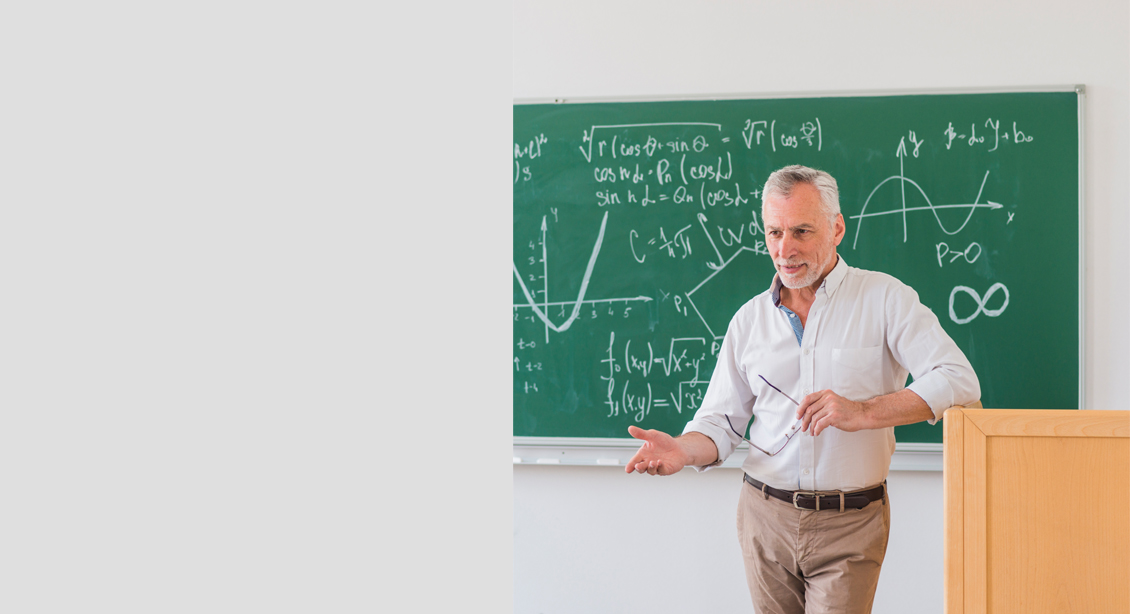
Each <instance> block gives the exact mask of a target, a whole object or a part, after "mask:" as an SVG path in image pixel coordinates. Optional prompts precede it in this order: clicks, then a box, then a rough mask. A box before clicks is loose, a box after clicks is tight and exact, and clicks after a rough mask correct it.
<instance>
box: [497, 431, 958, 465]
mask: <svg viewBox="0 0 1130 614" xmlns="http://www.w3.org/2000/svg"><path fill="white" fill-rule="evenodd" d="M639 447H640V443H639V440H637V439H632V438H630V437H629V438H624V439H600V438H589V437H515V438H514V464H515V465H588V466H594V467H599V466H608V467H620V468H623V467H624V465H625V464H627V462H628V461H629V460H631V458H632V455H634V454H635V453H636V450H638V449H639ZM748 450H749V445H747V444H744V443H743V444H742V445H740V446H738V449H737V450H736V451H735V452H734V453H733V454H731V455H730V458H728V459H726V462H724V463H722V467H724V468H730V469H740V468H741V466H742V462H743V461H744V460H745V457H746V453H747V451H748ZM891 470H892V471H941V470H942V444H940V443H914V442H907V443H903V442H898V443H896V444H895V454H894V456H893V457H892V458H891Z"/></svg>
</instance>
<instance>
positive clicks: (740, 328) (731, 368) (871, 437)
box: [683, 257, 981, 491]
mask: <svg viewBox="0 0 1130 614" xmlns="http://www.w3.org/2000/svg"><path fill="white" fill-rule="evenodd" d="M780 289H781V282H780V279H779V277H777V276H774V278H773V283H772V285H771V286H770V288H769V289H768V290H766V291H765V292H762V293H761V294H759V295H757V296H756V297H754V298H753V299H751V300H750V301H749V302H747V303H746V304H745V305H743V306H742V308H741V309H739V310H738V312H737V314H735V315H734V317H733V319H732V320H731V321H730V325H729V328H728V329H727V331H726V337H725V339H724V340H723V342H722V347H721V349H720V350H719V352H718V363H717V365H716V366H715V367H714V374H713V375H712V376H711V378H710V385H709V387H708V388H707V390H706V394H705V396H704V397H703V401H702V406H701V407H700V408H699V409H698V411H697V412H696V413H695V416H694V418H693V419H692V420H691V421H690V422H688V423H687V425H686V428H684V429H683V432H684V433H687V432H690V431H697V432H700V433H703V434H704V435H706V436H707V437H710V438H711V439H712V440H713V441H714V444H715V445H716V446H718V461H717V462H715V463H713V464H711V465H707V466H705V467H696V469H698V470H700V471H704V470H707V469H710V468H712V467H715V466H717V465H719V464H721V462H722V461H724V460H725V459H726V458H727V457H729V456H730V454H731V453H733V451H734V448H736V447H737V445H738V444H739V443H741V439H740V438H739V437H738V435H736V434H735V433H734V432H733V430H731V429H730V427H729V426H728V425H727V424H726V418H725V417H726V416H729V417H730V421H731V422H733V425H734V428H736V429H738V430H739V431H742V432H743V433H744V432H745V429H746V427H747V426H749V425H750V417H751V415H754V416H756V420H754V422H753V425H752V427H751V428H750V429H749V434H748V437H749V439H750V440H751V441H753V442H754V443H755V444H757V445H758V446H760V447H762V448H765V449H766V450H768V451H770V452H773V451H775V450H776V449H777V448H779V447H780V445H781V443H783V442H784V441H785V440H784V436H785V433H786V432H787V431H788V430H789V428H790V427H792V426H793V425H794V424H795V423H796V410H797V406H796V405H794V404H793V403H792V401H790V400H789V399H787V398H785V396H784V395H782V394H780V393H778V392H777V391H775V390H773V389H772V388H770V387H769V386H767V385H766V384H765V382H763V381H762V380H761V379H760V378H759V377H758V375H762V376H764V377H765V379H767V380H769V382H771V383H772V384H773V385H774V386H777V387H778V388H780V389H781V390H782V391H784V392H785V393H786V394H788V395H789V396H791V397H792V398H794V399H796V400H797V401H801V400H802V399H803V397H804V396H805V395H807V394H809V393H811V392H814V391H819V390H824V389H829V390H832V391H833V392H835V393H836V394H839V395H841V396H843V397H846V398H848V399H851V400H853V401H863V400H866V399H870V398H872V397H875V396H879V395H884V394H889V393H892V392H897V391H899V390H902V389H903V388H908V387H909V388H910V389H911V390H912V391H914V392H915V393H916V394H917V395H918V396H920V397H922V399H923V400H924V401H926V403H927V404H928V405H929V406H930V409H931V410H933V412H934V419H933V420H930V421H929V422H930V424H934V423H935V422H936V421H937V420H938V418H941V412H942V411H944V410H945V409H946V408H948V407H951V406H953V405H958V404H966V403H972V402H973V401H977V400H979V399H980V397H981V387H980V384H979V383H978V382H977V376H976V374H974V373H973V367H972V366H971V365H970V364H969V360H967V359H966V357H965V354H963V353H962V352H961V350H960V349H959V348H958V347H957V344H955V343H954V342H953V340H952V339H950V337H949V335H947V334H946V332H945V331H944V330H942V327H941V325H940V324H939V322H938V318H937V316H935V315H934V313H933V312H932V311H930V310H929V309H928V308H927V307H926V306H925V305H923V304H922V303H920V302H919V300H918V293H917V292H915V291H914V290H913V289H911V288H910V287H909V286H907V285H906V284H903V283H902V282H900V281H899V280H897V279H895V278H894V277H891V276H890V275H887V274H885V273H878V272H874V271H865V270H862V269H857V268H853V267H850V266H848V265H847V263H846V262H844V259H843V258H842V257H840V258H839V262H837V263H836V266H835V267H834V268H833V269H832V271H831V272H830V273H829V274H828V276H827V277H826V278H825V279H824V282H823V283H822V284H821V285H820V287H819V289H817V291H816V299H815V301H814V302H813V303H812V307H811V309H810V310H809V312H808V320H807V322H806V324H805V326H804V334H803V343H802V344H798V343H797V338H796V334H795V332H794V330H793V327H792V326H791V325H790V324H789V320H788V318H789V316H788V314H786V313H785V312H784V311H783V310H782V309H780V308H779V305H780ZM908 373H910V374H912V375H913V376H914V382H913V383H912V384H911V385H910V386H906V379H907V374H908ZM809 431H810V432H811V427H810V428H809ZM894 451H895V430H894V427H887V428H881V429H874V430H862V431H856V432H854V433H848V432H845V431H841V430H839V429H837V428H835V427H830V428H827V429H825V430H823V431H821V433H820V435H819V436H817V437H813V436H811V434H810V433H798V434H797V435H796V436H795V437H794V441H790V442H789V443H788V445H787V446H785V448H784V450H782V451H781V452H780V453H778V454H777V455H775V456H772V457H770V456H767V455H765V454H763V453H761V452H758V451H757V450H755V449H753V448H750V451H749V455H748V456H747V457H746V460H745V462H744V463H743V464H742V468H743V469H744V470H745V472H746V473H748V474H749V475H750V476H751V477H753V478H755V479H757V480H760V481H762V482H764V483H766V484H768V485H769V486H773V487H775V488H780V489H784V490H845V491H851V490H859V489H862V488H869V487H872V486H876V485H878V484H879V483H881V482H882V481H883V480H885V479H886V478H887V472H888V471H889V470H890V466H891V455H892V454H894Z"/></svg>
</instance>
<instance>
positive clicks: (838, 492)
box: [793, 490, 844, 512]
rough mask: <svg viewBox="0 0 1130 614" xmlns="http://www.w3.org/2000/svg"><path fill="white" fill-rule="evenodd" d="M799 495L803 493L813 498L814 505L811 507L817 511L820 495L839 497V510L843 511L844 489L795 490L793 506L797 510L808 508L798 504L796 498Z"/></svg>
mask: <svg viewBox="0 0 1130 614" xmlns="http://www.w3.org/2000/svg"><path fill="white" fill-rule="evenodd" d="M801 495H804V496H806V497H812V498H813V499H814V501H815V506H814V507H813V509H814V510H816V511H817V512H819V511H820V498H821V497H833V498H837V499H839V508H840V511H841V512H842V511H844V491H842V490H797V491H794V492H793V507H795V508H796V509H798V510H806V509H808V508H807V507H801V506H800V504H799V503H798V502H797V498H798V497H800V496H801ZM824 509H835V508H824Z"/></svg>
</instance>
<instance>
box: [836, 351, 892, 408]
mask: <svg viewBox="0 0 1130 614" xmlns="http://www.w3.org/2000/svg"><path fill="white" fill-rule="evenodd" d="M882 360H883V346H881V345H877V346H874V347H869V348H842V349H833V350H832V391H833V392H835V393H836V394H838V395H840V396H842V397H846V398H848V399H851V400H852V401H863V400H866V399H870V398H871V397H874V396H877V395H879V394H882V392H883V363H882Z"/></svg>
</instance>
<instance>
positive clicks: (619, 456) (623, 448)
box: [513, 84, 1087, 471]
mask: <svg viewBox="0 0 1130 614" xmlns="http://www.w3.org/2000/svg"><path fill="white" fill-rule="evenodd" d="M1056 92H1075V93H1076V95H1077V96H1078V104H1077V105H1076V107H1077V109H1078V143H1079V151H1078V160H1079V171H1078V172H1079V185H1078V211H1079V220H1078V222H1079V236H1078V245H1079V247H1078V249H1079V252H1078V259H1079V270H1078V273H1077V277H1078V282H1079V283H1078V288H1077V292H1078V313H1079V318H1078V320H1079V330H1078V338H1079V348H1078V351H1079V357H1078V364H1079V369H1078V374H1077V377H1078V384H1077V385H1078V390H1079V401H1078V402H1079V408H1081V409H1086V408H1087V404H1086V388H1085V385H1084V384H1085V381H1086V380H1085V371H1086V370H1085V365H1084V360H1085V357H1086V351H1085V344H1086V337H1085V333H1086V322H1085V318H1086V311H1085V310H1084V297H1085V277H1084V274H1085V271H1086V262H1085V258H1086V253H1085V250H1084V248H1083V246H1084V241H1083V239H1084V233H1085V228H1086V225H1085V223H1086V215H1085V207H1084V204H1085V202H1086V200H1085V193H1084V186H1085V185H1086V173H1085V170H1086V165H1085V156H1084V154H1085V151H1086V148H1085V140H1084V139H1085V128H1084V127H1085V122H1084V119H1085V109H1086V104H1085V103H1086V86H1085V85H1084V84H1075V85H1052V86H1013V87H995V88H927V89H902V90H859V91H847V90H843V91H817V92H766V93H745V94H733V93H731V94H714V95H705V94H704V95H647V96H623V97H557V98H515V99H514V102H513V104H514V105H527V104H570V103H572V104H583V103H604V102H659V101H696V100H701V101H711V100H769V99H780V98H851V97H869V96H929V95H944V94H1016V93H1056ZM513 442H514V443H513V448H514V461H513V462H514V464H515V465H532V464H536V465H590V466H593V465H596V466H602V465H603V466H620V467H623V466H624V465H626V463H627V461H628V460H629V459H631V457H632V456H633V455H634V454H635V451H636V450H637V449H638V448H639V445H640V443H639V441H638V440H636V439H632V438H630V437H625V438H599V437H523V436H513ZM942 445H943V444H940V443H918V442H896V444H895V454H894V457H893V458H892V460H891V470H893V471H941V470H942ZM748 450H749V445H748V444H746V443H744V442H743V443H742V444H741V445H739V446H738V448H737V449H736V450H735V452H734V453H733V454H731V455H730V457H729V458H728V459H727V460H726V461H725V462H724V463H723V464H722V465H721V466H722V467H728V468H740V467H741V464H742V462H743V461H744V459H745V455H746V452H747V451H748Z"/></svg>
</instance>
